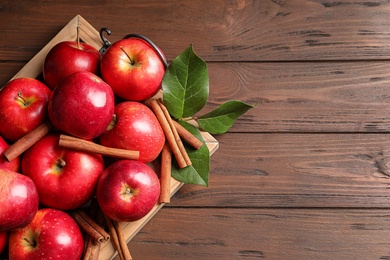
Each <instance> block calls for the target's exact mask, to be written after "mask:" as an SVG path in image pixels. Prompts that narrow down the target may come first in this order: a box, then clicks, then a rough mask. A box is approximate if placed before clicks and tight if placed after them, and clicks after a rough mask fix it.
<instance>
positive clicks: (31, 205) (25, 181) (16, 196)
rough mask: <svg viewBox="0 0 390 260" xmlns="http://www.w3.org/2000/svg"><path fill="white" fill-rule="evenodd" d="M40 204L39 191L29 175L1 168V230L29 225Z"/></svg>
mask: <svg viewBox="0 0 390 260" xmlns="http://www.w3.org/2000/svg"><path fill="white" fill-rule="evenodd" d="M38 204H39V197H38V191H37V189H36V187H35V184H34V182H33V181H32V180H31V179H30V178H29V177H27V176H25V175H22V174H20V173H17V172H13V171H9V170H3V169H0V209H1V210H0V231H4V230H14V229H17V228H22V227H24V226H26V225H28V224H29V223H30V222H31V221H32V219H33V218H34V215H35V213H36V212H37V210H38Z"/></svg>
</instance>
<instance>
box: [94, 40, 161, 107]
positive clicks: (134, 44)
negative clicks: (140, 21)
mask: <svg viewBox="0 0 390 260" xmlns="http://www.w3.org/2000/svg"><path fill="white" fill-rule="evenodd" d="M100 72H101V75H102V78H103V79H104V80H105V81H106V82H107V83H108V84H109V85H110V86H111V87H112V88H113V90H114V93H115V94H116V95H117V96H119V97H121V98H123V99H125V100H131V101H142V100H146V99H148V98H150V97H152V96H153V95H154V94H156V92H157V91H158V90H159V88H160V87H161V81H162V78H163V76H164V73H165V67H164V63H163V62H162V60H161V58H160V56H159V55H158V54H157V52H156V51H155V49H154V48H153V47H152V46H151V45H150V44H149V43H147V42H146V41H144V40H143V39H139V38H128V39H122V40H119V41H117V42H115V43H113V44H112V45H111V46H110V47H109V48H108V49H107V50H106V52H105V53H104V54H103V55H102V59H101V62H100Z"/></svg>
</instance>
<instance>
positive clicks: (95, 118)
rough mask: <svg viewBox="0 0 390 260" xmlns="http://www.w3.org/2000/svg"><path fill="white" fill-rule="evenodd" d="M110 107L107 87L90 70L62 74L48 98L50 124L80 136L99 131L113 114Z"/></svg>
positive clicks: (111, 99)
mask: <svg viewBox="0 0 390 260" xmlns="http://www.w3.org/2000/svg"><path fill="white" fill-rule="evenodd" d="M114 109H115V100H114V93H113V91H112V89H111V87H110V86H109V85H108V84H107V83H105V82H104V81H103V80H102V79H101V78H99V77H98V76H96V75H95V74H93V73H91V72H75V73H73V74H71V75H70V76H68V77H66V78H65V79H63V80H62V81H61V82H60V83H59V84H58V85H57V87H56V88H55V89H54V90H53V93H52V95H51V97H50V100H49V117H50V120H51V122H52V123H53V125H54V126H55V127H56V128H58V129H60V130H62V131H64V132H66V133H68V134H70V135H74V136H76V137H79V138H83V139H93V138H96V137H97V136H99V135H100V134H102V133H103V132H104V131H105V130H106V129H107V127H108V125H109V124H110V122H111V120H112V118H113V115H114Z"/></svg>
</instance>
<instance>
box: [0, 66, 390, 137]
mask: <svg viewBox="0 0 390 260" xmlns="http://www.w3.org/2000/svg"><path fill="white" fill-rule="evenodd" d="M23 65H24V64H23V63H0V82H1V83H2V84H5V83H6V82H7V81H8V80H9V79H10V78H11V77H12V76H13V74H11V73H16V72H17V69H18V68H20V67H22V66H23ZM208 68H209V76H210V98H209V102H208V104H207V106H206V107H205V109H203V110H202V111H201V112H200V113H199V114H204V113H206V112H209V111H210V110H212V109H214V108H216V107H217V106H218V105H220V104H222V103H223V102H225V101H227V100H230V99H237V100H242V101H245V102H247V103H249V104H252V105H255V104H257V106H256V108H255V109H252V110H250V111H249V112H247V113H246V114H245V115H243V116H242V117H241V118H240V119H239V120H238V121H237V123H236V124H235V125H234V126H233V128H231V129H230V132H254V133H255V132H351V133H352V132H389V131H390V116H389V115H390V88H389V87H388V86H389V84H390V71H389V70H388V63H387V62H378V61H371V62H369V61H364V62H314V63H313V62H296V63H295V62H294V63H278V62H271V63H233V62H229V63H210V64H208Z"/></svg>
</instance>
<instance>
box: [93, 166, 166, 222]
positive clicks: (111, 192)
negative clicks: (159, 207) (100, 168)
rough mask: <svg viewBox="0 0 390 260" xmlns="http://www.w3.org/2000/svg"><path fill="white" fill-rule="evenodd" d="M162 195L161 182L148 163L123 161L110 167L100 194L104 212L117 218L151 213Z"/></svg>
mask: <svg viewBox="0 0 390 260" xmlns="http://www.w3.org/2000/svg"><path fill="white" fill-rule="evenodd" d="M159 195H160V181H159V179H158V177H157V175H156V173H155V172H154V171H153V170H152V169H151V168H150V167H149V166H147V165H146V164H145V163H143V162H140V161H135V160H120V161H117V162H116V163H114V164H112V165H110V166H109V167H107V168H106V170H105V171H104V172H103V174H102V175H101V177H100V179H99V183H98V188H97V192H96V197H97V200H98V203H99V205H100V208H101V209H102V211H103V212H104V213H105V214H106V215H107V216H108V217H110V218H111V219H114V220H116V221H135V220H138V219H141V218H142V217H144V216H145V215H146V214H148V213H149V212H150V211H151V210H152V208H153V206H154V205H155V204H156V203H157V200H158V197H159Z"/></svg>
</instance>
